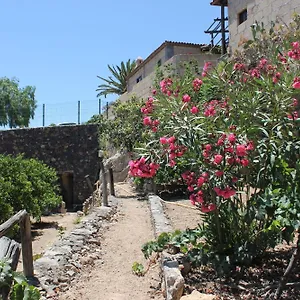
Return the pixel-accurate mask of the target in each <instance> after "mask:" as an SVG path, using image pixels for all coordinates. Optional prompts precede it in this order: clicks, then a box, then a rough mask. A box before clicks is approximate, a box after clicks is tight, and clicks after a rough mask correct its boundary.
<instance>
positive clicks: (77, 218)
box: [73, 216, 82, 225]
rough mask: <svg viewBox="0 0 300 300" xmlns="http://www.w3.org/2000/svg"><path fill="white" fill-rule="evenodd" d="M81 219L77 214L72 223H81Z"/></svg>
mask: <svg viewBox="0 0 300 300" xmlns="http://www.w3.org/2000/svg"><path fill="white" fill-rule="evenodd" d="M81 220H82V218H81V217H79V216H77V217H76V218H75V219H74V221H73V224H74V225H77V224H80V223H81Z"/></svg>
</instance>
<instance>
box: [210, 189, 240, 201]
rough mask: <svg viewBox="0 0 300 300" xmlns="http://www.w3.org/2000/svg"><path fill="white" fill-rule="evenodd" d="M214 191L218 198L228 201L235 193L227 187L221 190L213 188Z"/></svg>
mask: <svg viewBox="0 0 300 300" xmlns="http://www.w3.org/2000/svg"><path fill="white" fill-rule="evenodd" d="M214 191H215V192H216V194H217V195H218V196H220V197H223V198H224V199H229V198H230V197H232V196H234V195H235V194H236V191H235V190H234V189H232V188H230V187H228V186H227V187H226V188H225V189H223V190H222V189H220V188H218V187H215V188H214Z"/></svg>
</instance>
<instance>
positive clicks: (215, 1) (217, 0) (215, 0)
mask: <svg viewBox="0 0 300 300" xmlns="http://www.w3.org/2000/svg"><path fill="white" fill-rule="evenodd" d="M222 3H223V4H224V5H225V6H228V0H213V1H212V2H210V5H217V6H221V5H222Z"/></svg>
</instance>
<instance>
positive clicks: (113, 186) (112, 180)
mask: <svg viewBox="0 0 300 300" xmlns="http://www.w3.org/2000/svg"><path fill="white" fill-rule="evenodd" d="M108 171H109V186H110V194H111V195H112V196H115V195H116V194H115V185H114V173H113V169H112V168H109V169H108Z"/></svg>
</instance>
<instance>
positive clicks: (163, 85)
mask: <svg viewBox="0 0 300 300" xmlns="http://www.w3.org/2000/svg"><path fill="white" fill-rule="evenodd" d="M172 84H173V80H172V79H171V78H166V79H163V80H162V81H161V82H160V90H161V91H162V93H164V94H167V95H168V96H171V95H172V93H173V91H172V90H171V87H172Z"/></svg>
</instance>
